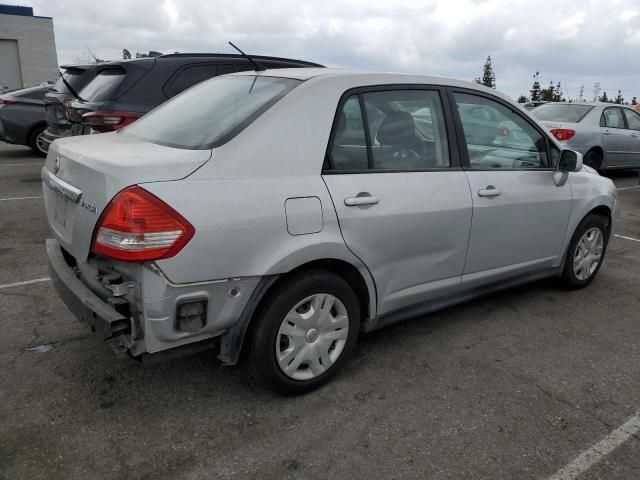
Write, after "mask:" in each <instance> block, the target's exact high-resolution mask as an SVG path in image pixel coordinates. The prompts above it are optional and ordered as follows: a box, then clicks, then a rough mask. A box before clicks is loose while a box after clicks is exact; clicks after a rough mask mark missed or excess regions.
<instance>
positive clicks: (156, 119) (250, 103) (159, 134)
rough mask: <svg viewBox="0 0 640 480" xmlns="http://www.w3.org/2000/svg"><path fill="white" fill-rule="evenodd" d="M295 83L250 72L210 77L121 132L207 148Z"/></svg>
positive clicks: (236, 130) (222, 140) (248, 121)
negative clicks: (249, 73)
mask: <svg viewBox="0 0 640 480" xmlns="http://www.w3.org/2000/svg"><path fill="white" fill-rule="evenodd" d="M300 83H301V81H300V80H293V79H290V78H278V77H262V76H254V75H237V76H233V75H232V76H224V77H215V78H212V79H210V80H207V81H205V82H202V83H199V84H198V85H196V86H195V87H193V88H191V89H189V90H187V91H185V92H183V93H181V94H180V95H177V96H175V97H173V98H172V99H171V100H169V101H168V102H166V103H163V104H162V105H161V106H160V107H158V108H156V109H155V110H154V111H152V112H151V113H149V114H148V115H145V116H144V117H142V118H141V119H139V120H137V121H136V122H135V123H132V124H131V125H130V126H128V127H125V128H124V129H123V130H122V132H123V134H125V135H133V136H136V137H138V138H141V139H143V140H146V141H148V142H151V143H157V144H159V145H165V146H168V147H174V148H186V149H208V148H213V147H216V146H219V145H221V144H223V143H225V142H226V141H228V140H230V139H231V138H233V137H234V136H235V135H237V134H238V133H240V132H241V131H242V130H243V129H244V128H246V127H247V126H248V125H250V124H251V123H252V122H253V121H254V120H255V119H256V118H258V117H259V116H260V115H261V114H262V113H264V112H265V111H266V110H267V109H268V108H269V107H271V106H272V105H274V104H275V103H276V102H277V101H278V100H280V99H281V98H282V97H284V96H285V95H286V94H287V93H289V92H290V91H291V90H292V89H293V88H295V87H296V86H297V85H299V84H300Z"/></svg>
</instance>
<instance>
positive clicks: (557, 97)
mask: <svg viewBox="0 0 640 480" xmlns="http://www.w3.org/2000/svg"><path fill="white" fill-rule="evenodd" d="M553 101H554V102H564V98H562V84H561V83H560V82H558V84H557V85H556V88H555V91H554V92H553Z"/></svg>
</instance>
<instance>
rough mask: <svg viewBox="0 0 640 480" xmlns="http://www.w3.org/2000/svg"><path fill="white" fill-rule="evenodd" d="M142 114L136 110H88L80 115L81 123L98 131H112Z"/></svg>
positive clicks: (124, 125) (133, 120)
mask: <svg viewBox="0 0 640 480" xmlns="http://www.w3.org/2000/svg"><path fill="white" fill-rule="evenodd" d="M141 116H142V114H141V113H137V112H89V113H85V114H84V115H83V116H82V123H83V124H85V125H86V126H88V127H91V128H93V129H94V130H97V131H98V132H101V133H105V132H114V131H116V130H119V129H121V128H122V127H126V126H127V125H129V124H131V123H133V122H135V121H136V120H137V119H138V118H140V117H141Z"/></svg>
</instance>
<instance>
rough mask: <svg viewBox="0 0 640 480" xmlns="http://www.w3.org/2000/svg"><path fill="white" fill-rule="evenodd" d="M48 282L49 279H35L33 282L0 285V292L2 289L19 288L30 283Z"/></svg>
mask: <svg viewBox="0 0 640 480" xmlns="http://www.w3.org/2000/svg"><path fill="white" fill-rule="evenodd" d="M49 280H51V278H49V277H43V278H36V279H34V280H25V281H23V282H15V283H5V284H4V285H0V290H2V289H3V288H11V287H21V286H22V285H31V284H32V283H42V282H48V281H49Z"/></svg>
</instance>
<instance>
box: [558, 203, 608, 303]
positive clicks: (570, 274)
mask: <svg viewBox="0 0 640 480" xmlns="http://www.w3.org/2000/svg"><path fill="white" fill-rule="evenodd" d="M592 228H598V229H599V230H600V233H601V235H602V240H603V245H602V254H601V255H600V259H599V263H598V265H597V267H596V268H595V270H594V271H593V272H592V273H591V274H590V275H589V276H588V277H587V278H583V279H581V278H578V277H577V276H576V273H575V271H574V268H573V263H574V259H575V257H576V250H577V248H578V243H579V242H580V239H581V238H582V236H583V235H584V234H585V232H587V231H588V230H590V229H592ZM608 243H609V219H608V218H607V217H605V216H603V215H597V214H589V215H587V216H586V217H585V218H584V219H583V220H582V222H580V224H579V225H578V228H576V231H575V232H574V234H573V237H572V238H571V242H570V243H569V248H568V249H567V255H566V258H565V260H564V267H563V269H562V276H561V286H562V287H564V288H566V289H569V290H576V289H579V288H584V287H586V286H587V285H589V283H591V281H592V280H593V279H594V278H595V276H596V275H597V274H598V271H599V270H600V267H601V266H602V262H603V261H604V257H605V253H606V251H607V244H608Z"/></svg>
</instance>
